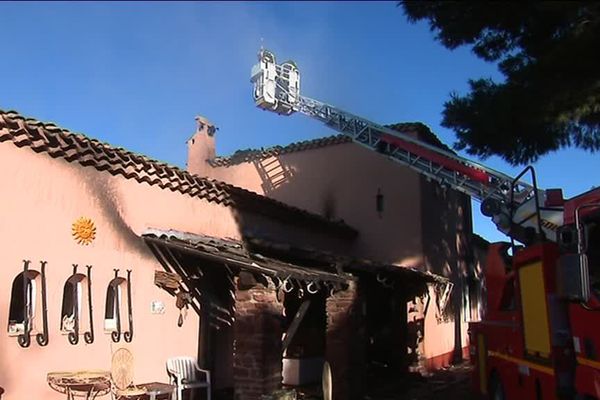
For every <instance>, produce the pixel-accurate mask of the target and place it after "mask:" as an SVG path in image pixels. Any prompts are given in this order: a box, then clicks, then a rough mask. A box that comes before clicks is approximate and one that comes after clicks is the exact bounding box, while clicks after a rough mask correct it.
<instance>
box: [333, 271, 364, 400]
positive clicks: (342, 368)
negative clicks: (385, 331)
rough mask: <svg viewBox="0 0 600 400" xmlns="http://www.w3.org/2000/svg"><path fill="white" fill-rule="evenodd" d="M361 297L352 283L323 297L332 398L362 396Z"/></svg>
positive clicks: (362, 342)
mask: <svg viewBox="0 0 600 400" xmlns="http://www.w3.org/2000/svg"><path fill="white" fill-rule="evenodd" d="M365 352H366V333H365V318H364V298H363V296H361V295H360V290H359V287H358V285H357V283H356V282H350V284H349V287H348V289H347V290H345V291H341V292H338V293H336V294H334V295H333V296H330V297H328V298H327V344H326V358H327V361H328V362H329V364H330V365H331V374H332V378H333V379H332V381H333V385H332V386H333V400H351V399H362V398H363V397H362V395H363V394H364V391H365V381H366V376H365V373H366V354H365Z"/></svg>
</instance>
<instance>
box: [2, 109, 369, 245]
mask: <svg viewBox="0 0 600 400" xmlns="http://www.w3.org/2000/svg"><path fill="white" fill-rule="evenodd" d="M5 141H12V142H13V144H15V145H16V146H18V147H26V146H27V147H30V148H31V149H32V150H34V151H36V152H45V153H47V154H48V155H50V156H51V157H54V158H57V157H60V158H63V159H65V160H67V161H69V162H77V163H79V164H81V165H83V166H89V167H93V168H95V169H97V170H99V171H107V172H109V173H110V174H112V175H121V176H123V177H125V178H127V179H135V180H136V181H137V182H140V183H142V182H144V183H147V184H149V185H156V186H159V187H161V188H167V189H169V190H171V191H174V192H179V193H182V194H187V195H189V196H193V197H199V198H203V199H206V200H207V201H210V202H215V203H218V204H222V205H225V206H229V207H235V208H238V209H241V210H247V211H250V212H253V213H259V214H263V215H266V216H268V217H271V218H276V219H280V220H284V221H286V222H287V223H294V224H296V225H302V226H307V227H309V228H317V229H320V230H323V231H325V232H329V233H332V234H335V235H339V236H342V237H346V238H354V237H355V236H356V235H357V232H356V230H354V229H353V228H351V227H350V226H348V225H347V224H345V223H344V222H343V221H331V220H328V219H326V218H324V217H321V216H318V215H315V214H311V213H309V212H307V211H304V210H301V209H299V208H295V207H292V206H288V205H287V204H284V203H281V202H279V201H276V200H273V199H270V198H268V197H264V196H261V195H259V194H257V193H254V192H250V191H248V190H245V189H242V188H239V187H236V186H233V185H229V184H226V183H224V182H220V181H216V180H211V179H207V178H201V177H199V176H196V175H192V174H190V173H189V172H187V171H184V170H181V169H179V168H177V167H174V166H170V165H168V164H165V163H162V162H159V161H156V160H152V159H150V158H148V157H146V156H142V155H138V154H135V153H132V152H129V151H127V150H124V149H123V148H117V147H113V146H110V145H109V144H106V143H102V142H100V141H98V140H96V139H90V138H88V137H86V136H84V135H82V134H77V133H73V132H70V131H69V130H66V129H62V128H59V127H58V126H56V125H55V124H54V123H43V122H40V121H38V120H35V119H32V118H24V117H23V116H21V115H20V114H19V113H17V112H15V111H2V110H0V142H5Z"/></svg>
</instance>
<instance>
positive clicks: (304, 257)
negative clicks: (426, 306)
mask: <svg viewBox="0 0 600 400" xmlns="http://www.w3.org/2000/svg"><path fill="white" fill-rule="evenodd" d="M244 239H245V241H246V243H247V247H248V248H249V249H250V250H252V251H260V252H262V253H265V254H268V255H271V256H275V257H277V258H280V259H286V258H290V259H294V260H298V262H301V263H302V264H307V265H310V264H312V263H317V264H318V265H320V266H321V268H327V267H324V266H329V267H328V268H329V270H330V271H338V272H339V271H340V270H344V271H346V272H352V273H360V272H365V273H371V274H374V273H390V274H393V275H396V276H398V277H400V278H401V279H405V280H408V281H421V282H426V283H443V284H446V283H448V282H449V280H448V278H445V277H443V276H440V275H436V274H433V273H430V272H423V271H421V270H419V269H417V268H412V267H405V266H400V265H392V264H389V263H382V262H378V261H373V260H368V259H364V258H356V257H350V256H347V255H341V254H335V253H332V252H327V251H323V250H317V249H314V248H308V247H300V246H296V245H293V244H289V243H282V242H277V241H275V240H272V239H267V238H264V237H258V236H252V235H251V234H248V233H246V234H245V235H244Z"/></svg>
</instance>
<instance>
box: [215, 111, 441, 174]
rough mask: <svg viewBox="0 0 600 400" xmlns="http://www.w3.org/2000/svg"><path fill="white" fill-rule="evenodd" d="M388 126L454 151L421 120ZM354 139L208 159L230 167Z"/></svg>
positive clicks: (328, 139) (322, 140) (319, 140)
mask: <svg viewBox="0 0 600 400" xmlns="http://www.w3.org/2000/svg"><path fill="white" fill-rule="evenodd" d="M386 127H388V128H391V129H393V130H396V131H398V132H401V133H407V134H410V133H416V134H418V136H419V139H421V140H422V141H424V142H426V143H428V144H431V145H433V146H436V147H439V148H441V149H444V150H446V151H449V152H453V151H452V149H450V148H449V147H448V146H446V145H445V144H444V143H443V142H442V141H441V140H440V139H439V138H438V137H437V136H436V135H435V133H433V132H432V131H431V129H429V127H428V126H427V125H425V124H423V123H421V122H402V123H397V124H393V125H386ZM351 142H352V139H351V138H350V137H349V136H346V135H333V136H325V137H322V138H317V139H313V140H304V141H301V142H294V143H291V144H288V145H287V146H273V147H268V148H266V149H246V150H238V151H236V152H235V153H233V154H232V155H230V156H225V157H215V158H214V159H212V160H208V162H209V164H210V165H211V166H213V167H228V166H230V165H236V164H242V163H245V162H252V161H257V160H262V159H265V158H269V157H274V156H279V155H282V154H288V153H297V152H300V151H306V150H314V149H320V148H323V147H329V146H335V145H339V144H344V143H351Z"/></svg>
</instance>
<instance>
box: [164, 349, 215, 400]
mask: <svg viewBox="0 0 600 400" xmlns="http://www.w3.org/2000/svg"><path fill="white" fill-rule="evenodd" d="M167 373H168V374H169V379H170V381H171V384H172V385H175V386H176V387H177V389H176V390H177V400H183V391H184V389H194V388H204V387H205V388H206V399H207V400H210V371H207V370H205V369H201V368H200V367H198V363H197V362H196V359H195V358H194V357H185V356H183V357H173V358H169V359H168V360H167ZM198 375H200V376H198ZM202 375H203V376H202ZM202 378H204V380H202Z"/></svg>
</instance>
